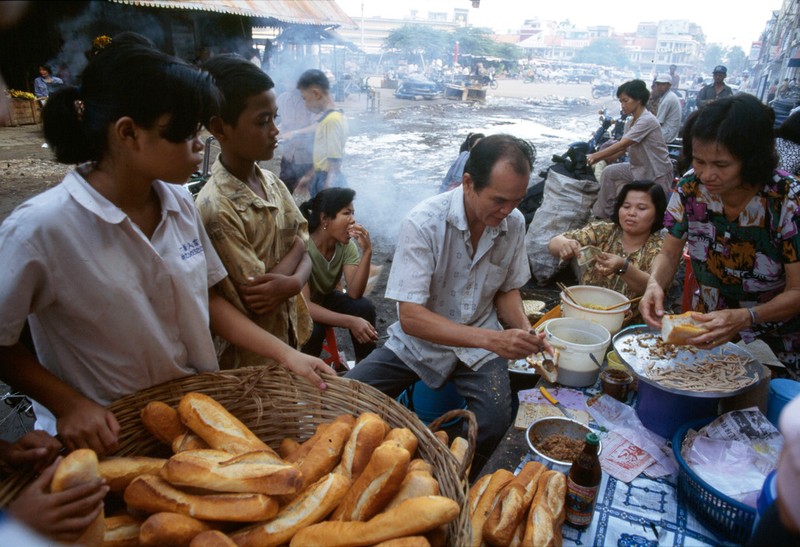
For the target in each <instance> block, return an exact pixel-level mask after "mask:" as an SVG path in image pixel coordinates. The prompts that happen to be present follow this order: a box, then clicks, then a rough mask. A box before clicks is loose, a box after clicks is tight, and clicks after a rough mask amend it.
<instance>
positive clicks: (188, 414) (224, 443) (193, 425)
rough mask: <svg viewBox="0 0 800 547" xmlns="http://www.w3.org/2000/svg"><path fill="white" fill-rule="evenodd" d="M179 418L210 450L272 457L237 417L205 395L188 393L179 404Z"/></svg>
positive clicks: (267, 449) (269, 450) (266, 447)
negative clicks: (264, 453)
mask: <svg viewBox="0 0 800 547" xmlns="http://www.w3.org/2000/svg"><path fill="white" fill-rule="evenodd" d="M178 414H179V415H180V417H181V421H182V422H183V423H184V424H185V425H186V426H187V427H188V428H189V429H191V430H192V431H194V432H195V433H196V434H197V435H198V436H199V437H200V438H201V439H203V440H204V441H205V442H207V443H208V445H209V446H210V447H211V448H216V449H217V450H224V451H225V452H230V453H232V454H242V453H244V452H255V451H266V452H272V453H273V454H275V452H274V451H273V450H272V449H271V448H270V447H269V446H267V445H266V444H264V443H263V442H262V441H261V440H260V439H259V438H258V437H256V436H255V434H253V432H252V431H250V429H249V428H248V427H247V426H246V425H244V424H243V423H242V422H241V421H240V420H239V419H238V418H236V416H234V415H233V414H231V413H230V412H228V411H227V410H226V409H225V407H223V406H222V405H221V404H219V403H218V402H217V401H216V400H214V399H213V398H211V397H209V396H208V395H204V394H202V393H187V394H186V395H184V396H183V398H182V399H181V402H180V403H179V404H178ZM275 455H276V456H277V454H275Z"/></svg>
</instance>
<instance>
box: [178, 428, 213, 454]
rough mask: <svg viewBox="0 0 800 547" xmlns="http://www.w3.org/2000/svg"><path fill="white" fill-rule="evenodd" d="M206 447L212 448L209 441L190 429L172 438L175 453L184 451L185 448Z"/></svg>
mask: <svg viewBox="0 0 800 547" xmlns="http://www.w3.org/2000/svg"><path fill="white" fill-rule="evenodd" d="M204 448H211V447H210V446H208V443H207V442H205V441H204V440H203V439H201V438H200V437H198V436H197V434H196V433H195V432H193V431H189V430H188V429H187V430H186V431H184V432H183V433H181V434H180V435H178V436H177V437H175V438H174V439H172V451H173V452H174V453H176V454H177V453H178V452H183V451H185V450H203V449H204Z"/></svg>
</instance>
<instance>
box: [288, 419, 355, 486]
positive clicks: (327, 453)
mask: <svg viewBox="0 0 800 547" xmlns="http://www.w3.org/2000/svg"><path fill="white" fill-rule="evenodd" d="M352 431H353V425H352V424H350V423H349V422H347V421H338V422H334V423H332V424H331V425H330V427H328V428H326V429H325V432H324V433H323V434H322V435H321V436H320V437H319V439H318V441H317V442H316V443H314V445H313V446H312V447H311V450H310V451H309V452H308V454H307V455H306V456H305V457H304V458H303V459H302V460H301V461H299V462H298V467H299V469H300V473H301V474H302V483H301V485H300V487H299V490H298V491H302V490H305V489H306V488H307V487H308V486H310V485H311V484H314V483H315V482H317V481H318V480H319V479H320V478H322V477H324V476H325V475H327V474H328V473H330V472H331V471H333V468H334V467H336V464H338V463H339V461H340V460H341V458H342V452H343V451H344V446H345V444H346V443H347V439H349V438H350V433H351V432H352Z"/></svg>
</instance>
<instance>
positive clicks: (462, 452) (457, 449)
mask: <svg viewBox="0 0 800 547" xmlns="http://www.w3.org/2000/svg"><path fill="white" fill-rule="evenodd" d="M468 450H469V441H467V439H465V438H464V437H456V438H454V439H453V442H452V443H450V452H451V453H452V454H453V456H455V457H456V459H457V460H458V464H459V465H462V464H463V463H464V458H466V457H467V451H468ZM471 468H472V465H468V466H467V470H466V474H467V475H469V471H470V469H471Z"/></svg>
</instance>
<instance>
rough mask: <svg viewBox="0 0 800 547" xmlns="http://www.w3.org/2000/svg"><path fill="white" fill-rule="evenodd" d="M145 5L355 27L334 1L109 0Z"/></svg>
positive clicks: (267, 21)
mask: <svg viewBox="0 0 800 547" xmlns="http://www.w3.org/2000/svg"><path fill="white" fill-rule="evenodd" d="M110 1H112V2H117V3H119V4H129V5H133V6H140V7H148V8H164V9H178V10H196V11H211V12H216V13H229V14H231V15H241V16H242V17H252V18H254V19H257V21H255V22H254V24H255V25H256V26H265V27H272V26H285V25H287V24H292V25H322V26H326V27H345V28H352V29H355V28H358V27H357V25H356V24H355V23H354V22H353V20H352V19H350V17H348V16H347V14H346V13H345V12H344V11H342V8H340V7H339V5H338V4H337V3H336V2H335V1H334V0H110Z"/></svg>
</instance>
